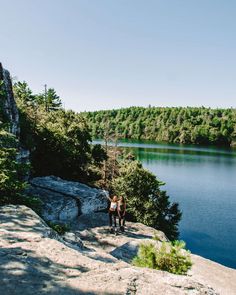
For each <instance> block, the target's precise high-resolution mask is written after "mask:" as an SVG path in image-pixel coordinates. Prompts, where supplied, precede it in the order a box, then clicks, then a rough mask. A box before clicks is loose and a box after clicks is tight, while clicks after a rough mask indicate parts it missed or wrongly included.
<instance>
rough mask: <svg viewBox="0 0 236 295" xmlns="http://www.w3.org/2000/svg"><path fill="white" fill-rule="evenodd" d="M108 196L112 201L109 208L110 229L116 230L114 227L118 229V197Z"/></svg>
mask: <svg viewBox="0 0 236 295" xmlns="http://www.w3.org/2000/svg"><path fill="white" fill-rule="evenodd" d="M107 198H108V199H109V201H110V202H111V203H110V206H109V210H108V214H109V224H110V230H111V231H114V229H116V216H117V206H118V197H117V196H114V197H113V198H110V197H107Z"/></svg>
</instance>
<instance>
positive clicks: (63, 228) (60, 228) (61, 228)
mask: <svg viewBox="0 0 236 295" xmlns="http://www.w3.org/2000/svg"><path fill="white" fill-rule="evenodd" d="M48 226H50V227H51V228H52V229H53V230H55V231H56V232H57V233H58V234H59V235H64V234H65V233H66V232H68V231H69V230H70V228H69V226H68V225H67V224H59V223H54V222H51V221H49V222H48Z"/></svg>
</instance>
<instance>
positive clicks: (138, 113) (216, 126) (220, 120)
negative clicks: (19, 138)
mask: <svg viewBox="0 0 236 295" xmlns="http://www.w3.org/2000/svg"><path fill="white" fill-rule="evenodd" d="M82 115H83V116H84V117H85V118H86V120H87V123H88V125H89V127H90V129H91V132H92V136H93V137H94V138H102V137H103V136H104V133H105V132H106V130H107V129H109V132H110V134H111V135H112V134H113V135H116V136H117V137H119V138H131V139H148V140H155V141H165V142H172V143H183V144H215V145H226V146H229V145H230V144H231V143H233V142H236V109H232V108H231V109H210V108H204V107H198V108H197V107H185V108H184V107H178V108H177V107H173V108H167V107H166V108H161V107H148V108H144V107H130V108H124V109H117V110H108V111H96V112H85V113H83V114H82Z"/></svg>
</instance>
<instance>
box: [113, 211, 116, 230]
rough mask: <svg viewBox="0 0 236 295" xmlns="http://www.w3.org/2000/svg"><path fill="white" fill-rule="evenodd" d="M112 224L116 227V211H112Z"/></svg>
mask: <svg viewBox="0 0 236 295" xmlns="http://www.w3.org/2000/svg"><path fill="white" fill-rule="evenodd" d="M113 219H114V226H115V227H116V212H113Z"/></svg>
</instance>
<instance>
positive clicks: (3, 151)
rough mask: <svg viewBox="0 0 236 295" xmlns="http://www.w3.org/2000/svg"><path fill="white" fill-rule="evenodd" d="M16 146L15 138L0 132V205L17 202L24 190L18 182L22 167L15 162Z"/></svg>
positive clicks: (22, 185) (19, 181)
mask: <svg viewBox="0 0 236 295" xmlns="http://www.w3.org/2000/svg"><path fill="white" fill-rule="evenodd" d="M16 146H17V142H16V139H15V137H14V136H13V135H11V134H9V133H7V132H6V131H4V130H0V205H4V204H10V203H14V202H17V200H18V199H19V197H20V196H21V193H22V192H23V190H24V188H25V183H24V182H22V181H21V180H19V175H21V174H22V170H23V168H24V167H23V165H22V164H20V163H18V162H17V160H16V155H17V150H16Z"/></svg>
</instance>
